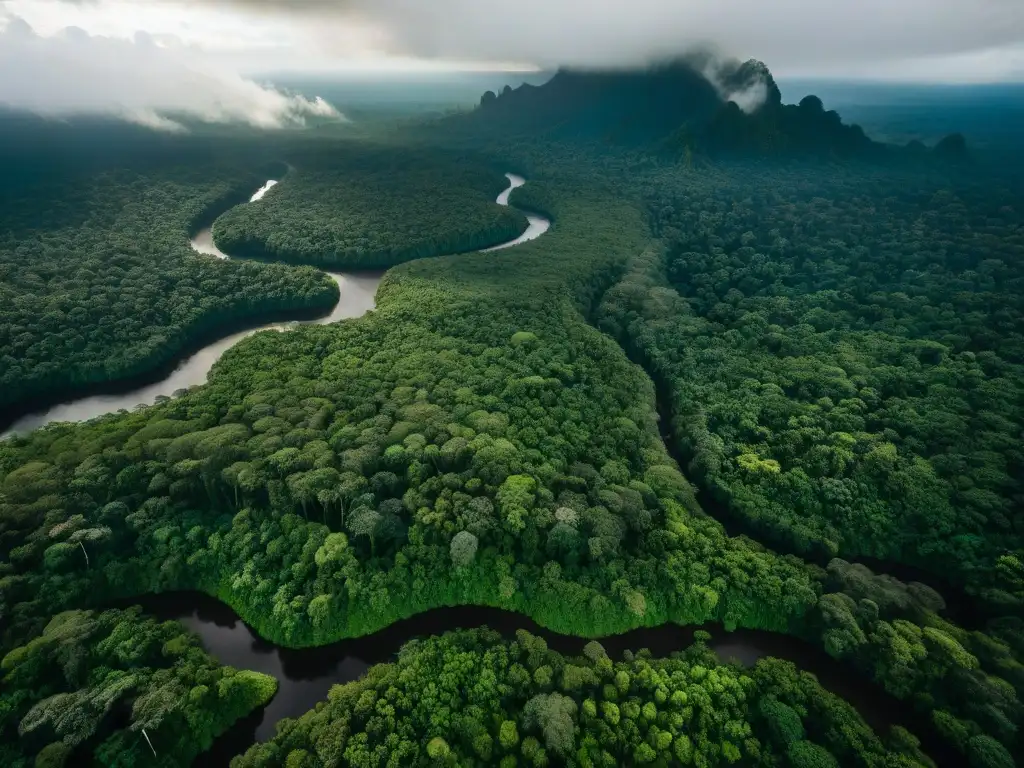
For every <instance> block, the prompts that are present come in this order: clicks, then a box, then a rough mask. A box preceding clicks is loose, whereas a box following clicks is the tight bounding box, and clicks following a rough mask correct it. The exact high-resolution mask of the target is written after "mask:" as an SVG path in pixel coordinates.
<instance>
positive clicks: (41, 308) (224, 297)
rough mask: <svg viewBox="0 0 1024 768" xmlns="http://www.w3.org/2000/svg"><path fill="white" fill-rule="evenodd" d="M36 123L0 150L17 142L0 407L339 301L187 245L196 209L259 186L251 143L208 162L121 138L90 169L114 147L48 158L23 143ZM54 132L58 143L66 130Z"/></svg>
mask: <svg viewBox="0 0 1024 768" xmlns="http://www.w3.org/2000/svg"><path fill="white" fill-rule="evenodd" d="M37 130H39V126H36V125H34V124H33V125H30V126H22V127H20V129H19V130H14V129H13V128H11V127H7V128H5V130H4V133H10V134H13V135H10V136H7V138H8V139H9V143H8V144H7V145H6V146H5V153H4V154H6V153H7V152H11V153H12V154H14V152H13V150H14V148H15V147H17V146H18V145H19V143H21V144H22V145H24V146H23V147H22V150H23V151H22V153H21V154H20V155H18V156H15V157H11V158H7V160H9V162H7V163H5V168H6V169H7V171H6V172H5V174H4V176H3V179H2V181H0V413H9V412H11V409H12V407H13V406H15V405H16V404H18V403H20V402H23V401H26V400H29V399H36V398H45V397H47V396H57V395H61V394H66V393H68V392H69V391H75V389H76V388H78V387H81V386H83V385H94V384H102V383H106V382H111V381H116V380H118V379H125V378H128V377H132V376H137V375H140V374H143V373H145V372H146V371H148V370H150V369H152V368H154V367H156V366H158V365H160V364H162V363H166V362H168V361H169V360H171V359H173V358H174V357H175V356H176V355H177V354H179V353H180V352H181V350H182V349H184V348H186V347H187V346H188V344H189V342H190V339H192V338H194V337H196V336H202V335H207V334H209V333H211V332H213V331H214V329H217V328H223V327H225V326H230V325H232V324H238V323H239V322H244V321H246V320H248V321H250V322H251V321H252V320H253V319H254V318H263V317H267V316H268V315H269V316H273V315H281V314H286V313H289V312H291V313H295V312H297V311H303V310H306V311H319V312H326V311H327V310H328V309H329V308H330V307H331V306H333V305H334V303H335V302H336V301H337V299H338V290H337V286H336V285H335V284H334V283H333V282H332V281H331V280H330V279H329V278H327V277H326V276H325V275H323V274H318V273H317V272H315V271H313V270H296V269H288V268H286V267H283V266H278V265H265V264H256V263H251V262H240V261H232V262H223V261H217V260H215V259H210V258H208V257H203V256H200V255H198V254H196V253H195V252H194V251H193V250H192V249H191V247H190V246H189V239H188V238H189V234H190V230H194V229H196V228H197V225H198V223H199V222H200V221H201V219H202V217H203V216H204V215H207V213H208V212H209V211H211V210H213V211H216V210H217V209H218V208H220V210H223V209H224V208H225V207H227V206H230V205H234V204H236V203H238V202H242V201H243V200H245V199H248V197H249V195H251V194H252V193H253V192H254V191H255V190H256V189H257V188H258V187H259V186H260V185H261V184H262V183H263V181H264V178H261V177H260V176H257V175H255V173H254V171H255V168H253V167H252V166H255V165H257V164H259V159H258V158H259V153H258V152H257V151H250V152H249V153H248V156H246V157H241V158H235V157H232V156H231V154H230V153H226V154H227V157H224V158H221V159H220V160H215V159H213V158H210V157H208V156H207V154H208V153H206V152H199V151H198V150H197V148H196V147H195V146H194V145H193V144H192V143H190V142H189V141H187V140H182V141H181V142H172V143H170V144H169V145H167V144H165V143H164V142H163V141H160V142H156V143H155V144H154V140H152V139H151V140H150V145H149V146H148V147H147V149H148V152H142V151H138V152H135V151H132V150H133V148H134V145H133V143H132V142H131V141H127V142H126V143H127V145H128V148H127V149H125V150H124V152H123V154H122V155H121V156H119V157H117V156H115V158H111V159H109V160H108V161H107V163H106V164H103V165H101V167H99V168H95V167H93V164H94V163H96V162H98V161H96V160H93V161H92V162H89V160H88V158H89V157H91V156H92V155H93V154H98V155H102V154H103V153H104V152H113V149H112V148H110V147H109V146H107V145H106V144H105V143H102V142H100V140H99V139H98V138H97V139H96V140H95V141H90V140H88V138H86V139H83V138H82V137H78V141H82V142H83V143H84V144H85V146H84V147H82V148H80V150H79V152H78V153H74V152H71V155H72V157H71V159H69V160H68V161H67V162H66V163H55V164H54V165H53V166H45V165H43V164H42V161H41V158H40V155H41V154H42V150H41V149H36V148H34V147H33V146H32V145H31V144H30V143H27V142H29V138H28V137H29V136H32V137H34V136H35V133H36V131H37ZM48 130H49V131H50V132H52V135H50V136H49V138H50V139H52V140H53V141H54V142H55V145H57V143H58V142H66V141H67V140H68V139H69V137H70V136H71V135H73V133H74V131H72V130H71V129H66V130H65V131H59V130H56V129H52V128H50V129H48ZM44 132H45V131H44ZM129 136H130V137H134V133H130V134H129ZM135 140H136V141H140V140H139V139H138V137H135ZM214 143H215V144H216V143H217V142H214ZM64 151H66V152H70V151H71V150H69V149H68V148H67V147H66V146H65V147H64ZM80 155H84V156H85V157H84V158H83V157H80Z"/></svg>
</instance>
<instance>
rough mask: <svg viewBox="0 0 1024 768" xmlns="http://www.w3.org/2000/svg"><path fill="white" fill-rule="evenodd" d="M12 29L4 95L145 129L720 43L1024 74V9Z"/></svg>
mask: <svg viewBox="0 0 1024 768" xmlns="http://www.w3.org/2000/svg"><path fill="white" fill-rule="evenodd" d="M0 26H2V27H4V29H3V31H0V102H6V103H8V104H15V105H18V106H27V107H29V108H33V109H36V110H37V111H47V110H49V111H52V112H60V111H61V110H64V111H67V110H69V109H72V108H75V109H81V108H88V109H94V110H98V111H104V110H105V111H110V110H115V111H117V110H119V111H121V112H122V113H126V114H132V113H134V114H136V115H138V116H140V117H138V118H137V119H141V120H143V121H146V120H153V119H156V118H155V117H153V114H154V113H155V112H158V111H160V110H166V109H179V110H186V111H188V110H191V111H193V112H194V113H196V114H198V115H200V116H203V117H206V118H209V119H237V118H239V117H241V118H242V119H246V120H248V121H249V122H252V123H254V124H257V125H271V124H283V123H286V122H294V121H297V120H301V119H302V117H303V115H307V114H310V113H321V112H323V111H324V109H325V108H324V106H323V105H320V104H316V103H309V102H303V101H301V100H295V99H292V98H289V97H286V96H283V95H281V94H277V93H275V92H273V91H271V90H269V89H267V88H264V87H260V86H257V85H256V84H255V83H253V82H251V81H249V80H246V79H245V77H246V76H251V75H253V74H254V73H267V72H274V71H293V72H294V71H331V70H353V69H356V70H379V69H390V70H396V69H397V70H408V69H416V70H424V69H439V68H440V69H444V68H454V69H483V68H496V69H503V68H513V67H521V68H529V67H545V68H546V67H552V66H557V65H560V64H570V65H583V66H607V65H630V64H638V63H643V62H644V61H646V60H649V59H651V58H652V57H664V56H669V55H672V54H673V53H680V52H683V51H685V50H686V49H687V48H689V47H693V46H694V45H708V44H711V45H714V46H716V47H717V48H719V49H720V50H722V51H723V52H724V53H727V54H730V55H733V56H736V57H739V58H743V59H746V58H758V59H761V60H763V61H764V62H766V63H767V64H768V66H769V67H770V68H771V69H772V71H773V72H774V73H775V74H776V76H777V77H801V78H804V77H829V78H868V79H887V80H913V81H933V82H993V81H1024V0H516V2H507V0H502V1H501V2H497V1H492V0H336V1H335V0H74V1H73V2H72V1H70V0H65V1H61V0H0ZM69 27H70V28H74V29H71V30H69V29H68V28H69ZM140 33H141V34H140Z"/></svg>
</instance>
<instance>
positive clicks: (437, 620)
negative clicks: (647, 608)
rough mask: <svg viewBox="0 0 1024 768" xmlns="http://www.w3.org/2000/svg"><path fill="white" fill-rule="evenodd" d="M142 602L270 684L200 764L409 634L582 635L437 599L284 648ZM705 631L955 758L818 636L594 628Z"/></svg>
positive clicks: (873, 722) (262, 732)
mask: <svg viewBox="0 0 1024 768" xmlns="http://www.w3.org/2000/svg"><path fill="white" fill-rule="evenodd" d="M129 602H130V603H134V604H139V605H141V606H142V608H143V610H144V611H145V612H146V613H148V614H150V615H152V616H155V617H156V618H159V619H162V620H172V619H173V620H178V621H181V622H182V623H183V624H184V625H185V626H187V627H188V628H189V629H190V630H192V631H193V632H195V633H196V634H198V635H199V636H200V637H201V638H202V641H203V645H204V647H205V648H206V650H207V651H208V652H209V653H210V654H211V655H212V656H213V657H214V658H216V659H217V660H218V661H219V662H221V663H222V664H227V665H230V666H233V667H235V668H237V669H249V670H254V671H258V672H263V673H265V674H268V675H272V676H274V677H275V678H277V680H278V684H279V688H278V691H277V694H276V695H275V696H274V698H273V699H272V700H271V702H270V703H269V704H268V705H267V706H266V707H265V708H264V709H262V710H260V711H257V712H254V713H253V714H252V715H250V716H249V717H246V718H244V719H242V720H240V721H239V722H238V723H236V724H235V725H234V726H233V727H232V728H231V729H230V730H228V731H227V732H226V733H225V734H223V735H222V736H221V737H220V738H219V739H217V740H216V741H215V742H214V745H213V747H212V748H211V749H210V750H209V751H208V752H206V753H204V754H203V755H202V756H200V758H198V760H197V761H196V765H202V766H226V765H228V763H229V762H230V760H231V758H232V757H234V756H235V755H238V754H241V753H242V752H244V751H245V750H246V749H248V748H249V747H250V746H252V744H254V743H255V742H258V741H266V740H268V739H270V738H272V737H273V735H274V733H275V729H276V725H277V723H278V721H279V720H281V719H282V718H285V717H290V718H295V717H299V716H301V715H302V714H304V713H305V712H307V711H309V710H311V709H313V708H314V707H315V706H316V704H317V702H319V701H322V700H324V699H326V697H327V693H328V691H330V689H331V687H332V686H334V685H336V684H339V683H346V682H351V681H353V680H358V679H359V678H360V677H362V676H363V675H364V674H365V673H366V671H367V670H368V669H369V668H370V666H372V665H374V664H379V663H384V662H388V661H391V660H392V659H393V658H394V656H395V654H396V653H397V652H398V650H399V649H400V648H401V647H402V646H403V645H404V644H405V643H407V642H408V641H410V640H412V639H414V638H417V637H427V636H430V635H439V634H443V633H444V632H447V631H450V630H453V629H456V628H461V629H475V628H478V627H489V628H491V629H493V630H495V631H497V632H499V633H500V634H501V635H502V636H503V637H505V638H507V639H514V638H515V633H516V631H517V630H520V629H524V630H526V631H528V632H530V633H532V634H534V635H538V636H540V637H543V638H544V639H545V640H546V641H547V643H548V647H549V648H551V649H552V650H555V651H558V652H559V653H562V654H564V655H568V656H578V655H581V654H582V652H583V646H584V645H586V643H587V642H588V640H587V639H585V638H579V637H572V636H568V635H561V634H557V633H555V632H551V631H550V630H547V629H544V628H542V627H540V626H539V625H538V624H537V623H536V622H534V621H532V620H531V619H529V618H527V617H525V616H522V615H519V614H516V613H511V612H509V611H504V610H501V609H498V608H484V607H472V606H464V607H455V608H438V609H435V610H432V611H428V612H426V613H422V614H419V615H417V616H413V617H411V618H408V619H404V620H402V621H399V622H397V623H395V624H392V625H391V626H389V627H388V628H386V629H383V630H381V631H380V632H376V633H374V634H372V635H369V636H367V637H362V638H358V639H354V640H343V641H341V642H338V643H333V644H331V645H325V646H320V647H318V648H305V649H290V648H283V647H280V646H277V645H274V644H272V643H269V642H267V641H265V640H263V639H262V638H260V637H259V636H258V635H257V634H256V633H255V632H254V631H253V630H252V629H251V628H250V627H249V626H248V625H247V624H245V622H243V621H242V620H241V619H240V618H239V617H238V615H237V614H236V613H235V612H234V611H233V610H232V609H231V608H230V607H228V606H227V605H225V604H224V603H222V602H220V601H219V600H217V599H215V598H212V597H209V596H208V595H205V594H201V593H197V592H178V593H168V594H162V595H150V596H146V597H143V598H141V599H139V600H134V601H125V603H124V604H128V603H129ZM699 629H700V630H704V631H706V632H708V633H709V634H710V635H711V638H712V639H711V641H710V642H709V644H708V645H709V647H710V648H711V649H712V650H713V651H714V652H715V653H716V654H717V655H718V657H719V658H720V659H721V660H722V661H723V662H728V661H736V662H738V663H740V664H742V665H744V666H751V665H753V664H755V663H756V662H757V660H758V659H760V658H762V657H765V656H774V657H776V658H781V659H786V660H788V661H792V662H793V663H795V664H796V665H797V666H798V667H799V669H801V670H805V671H807V672H811V673H812V674H814V675H815V676H816V677H817V678H818V681H819V682H820V683H821V684H822V686H823V687H825V688H826V689H827V690H829V691H832V692H833V693H835V694H837V695H839V696H841V697H842V698H843V699H845V700H846V701H848V702H849V703H850V704H851V705H852V706H853V707H855V708H856V709H857V710H858V712H860V714H861V716H862V717H863V718H864V720H865V721H866V722H867V723H868V724H869V725H870V726H871V727H872V728H873V729H875V731H876V732H877V733H878V734H879V735H880V736H882V735H884V734H885V733H886V732H887V730H888V728H889V727H890V726H891V725H903V726H904V727H906V728H908V729H909V730H911V731H912V732H913V733H914V734H915V735H917V736H918V737H919V738H921V739H922V743H923V745H924V748H925V749H926V750H927V751H928V752H929V753H930V754H931V756H932V757H933V759H935V760H936V762H937V763H938V764H939V765H956V764H957V763H956V762H955V760H954V761H952V762H951V760H950V758H951V757H952V756H948V755H944V754H943V753H944V752H945V751H946V750H944V749H943V747H942V743H941V742H939V741H938V740H937V739H936V737H935V735H934V733H933V732H932V729H931V727H930V725H929V724H928V722H927V721H926V719H925V718H923V717H920V716H918V715H917V714H916V713H915V712H913V710H912V709H911V708H910V706H909V705H907V704H906V703H903V702H900V701H898V700H896V699H894V698H893V697H891V696H889V695H888V694H887V693H885V692H884V691H883V690H882V689H881V688H880V687H878V686H876V685H874V684H873V683H871V682H870V681H869V680H868V679H867V678H866V677H865V676H863V675H861V674H858V673H857V672H856V671H855V670H853V669H852V668H851V667H849V666H847V665H845V664H842V663H840V662H838V661H836V660H835V659H833V658H831V657H830V656H828V655H827V654H826V653H825V652H824V651H823V650H821V649H820V648H818V647H817V646H814V645H811V644H810V643H807V642H805V641H803V640H800V639H798V638H794V637H790V636H787V635H783V634H779V633H775V632H766V631H760V630H736V631H734V632H726V631H725V630H724V628H723V627H722V626H721V625H718V624H708V625H704V626H702V627H680V626H676V625H671V624H670V625H663V626H660V627H654V628H643V629H635V630H632V631H630V632H627V633H625V634H621V635H613V636H609V637H604V638H599V642H600V643H601V644H602V645H603V646H604V648H605V650H606V651H607V652H608V655H609V656H610V657H611V658H612V659H615V660H619V659H621V658H622V655H623V652H624V651H626V650H631V651H638V650H640V649H642V648H647V649H649V650H650V651H651V653H652V654H653V655H654V656H655V657H667V656H670V655H671V654H672V653H674V652H676V651H681V650H684V649H685V648H687V647H689V646H690V645H691V644H692V642H693V635H694V632H696V631H697V630H699Z"/></svg>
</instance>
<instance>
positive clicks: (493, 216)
mask: <svg viewBox="0 0 1024 768" xmlns="http://www.w3.org/2000/svg"><path fill="white" fill-rule="evenodd" d="M289 159H290V160H291V161H292V162H293V163H294V164H295V165H296V166H297V169H295V170H292V171H291V172H290V173H289V174H288V176H287V178H286V179H285V180H284V182H283V183H282V184H279V185H278V186H277V187H275V188H274V191H273V192H272V193H271V194H270V195H269V196H268V197H267V198H265V199H264V200H262V201H260V202H258V203H254V204H252V205H245V206H239V207H237V208H234V209H233V210H231V211H229V212H228V213H226V214H224V215H223V216H221V217H220V218H219V219H218V220H217V222H216V224H215V225H214V228H213V235H214V239H215V241H216V243H217V246H218V247H219V248H221V249H222V250H223V251H225V252H226V253H231V254H237V255H240V256H247V257H251V258H258V259H268V260H279V261H289V262H298V263H304V264H317V265H322V266H330V267H345V268H353V267H354V268H357V269H358V268H362V269H376V268H381V267H390V266H393V265H395V264H399V263H401V262H403V261H409V260H410V259H415V258H420V257H423V256H437V255H439V254H444V253H460V252H464V251H473V250H476V249H479V248H485V247H487V246H490V245H496V244H498V243H501V242H505V241H506V240H511V239H513V238H515V237H516V236H518V235H519V234H520V233H522V231H523V230H524V229H526V220H525V219H524V218H523V216H522V214H520V213H517V212H516V211H513V210H511V209H509V208H504V207H498V206H496V205H495V204H494V198H495V197H496V196H497V195H498V193H499V192H500V191H501V190H502V189H504V188H505V187H506V186H508V184H507V182H506V180H505V179H504V178H503V176H502V174H501V172H500V171H499V170H498V168H497V167H489V166H488V165H486V164H483V163H482V162H474V161H473V160H472V159H471V158H468V157H467V156H466V154H465V153H464V152H462V153H455V152H448V151H440V150H428V149H408V148H403V147H380V148H374V147H373V146H372V145H369V144H364V143H351V144H349V143H340V144H338V143H334V144H332V146H331V147H330V151H329V152H325V151H324V148H323V147H322V146H320V147H311V148H310V147H306V148H300V149H296V150H294V151H293V152H291V153H289Z"/></svg>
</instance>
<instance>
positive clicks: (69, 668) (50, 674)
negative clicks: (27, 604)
mask: <svg viewBox="0 0 1024 768" xmlns="http://www.w3.org/2000/svg"><path fill="white" fill-rule="evenodd" d="M0 672H2V674H3V688H2V690H0V737H2V738H0V762H2V763H3V765H4V766H6V768H22V767H24V768H27V767H28V766H31V765H33V764H34V765H35V766H38V767H40V768H41V767H42V766H47V767H48V768H56V767H57V766H61V765H64V764H68V765H81V764H82V763H81V762H78V760H79V759H80V757H73V755H76V754H78V755H79V756H80V755H81V751H79V752H78V753H76V748H80V747H86V746H87V747H89V748H90V749H91V750H92V751H93V753H94V755H95V760H96V762H97V764H99V765H105V766H121V767H123V768H129V766H134V765H157V766H167V767H170V766H188V765H190V764H191V762H192V759H193V758H195V757H196V755H198V754H199V753H200V752H202V751H203V750H204V749H206V748H208V747H209V746H210V744H211V743H212V741H213V738H214V737H215V736H217V735H218V734H219V733H221V732H222V731H224V730H225V729H227V727H228V726H230V725H231V724H232V723H233V722H234V721H235V720H237V719H238V718H239V717H242V716H243V715H245V714H247V713H248V712H250V711H251V710H253V709H255V708H257V707H259V706H261V705H263V704H265V703H266V702H267V701H269V700H270V698H271V697H272V696H273V695H274V691H275V690H276V689H277V681H275V680H274V679H273V678H272V677H268V676H267V675H261V674H259V673H256V672H238V671H236V670H234V669H232V668H230V667H221V666H219V665H218V664H217V663H216V662H215V661H214V660H213V659H211V658H210V657H209V656H207V655H206V653H205V652H204V651H203V649H202V647H201V646H200V644H199V638H198V637H196V636H195V635H192V634H191V633H188V632H186V631H184V630H183V628H182V626H181V625H180V624H177V623H175V622H165V623H158V622H156V621H154V620H153V619H146V618H142V617H141V616H140V615H139V611H138V609H137V608H136V609H134V610H130V611H105V612H103V613H93V612H91V611H68V612H66V613H61V614H58V615H57V616H54V617H53V619H51V620H50V622H49V623H48V624H47V625H46V627H45V629H44V630H43V632H42V634H41V635H39V636H38V637H35V638H33V639H32V640H31V641H29V642H28V643H27V644H25V645H24V646H21V647H19V648H15V649H14V650H12V651H11V652H10V653H8V654H7V655H6V656H5V657H4V659H3V661H2V662H0ZM154 753H155V754H154ZM33 756H35V757H34V762H33Z"/></svg>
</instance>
